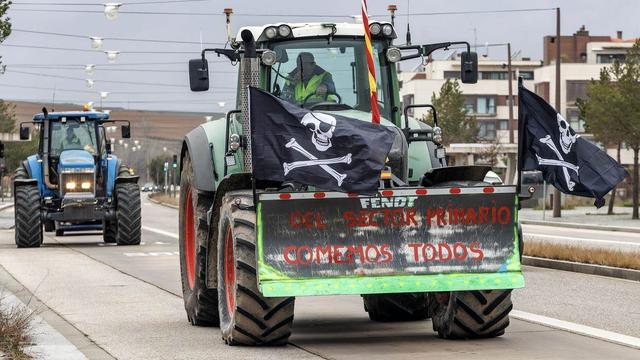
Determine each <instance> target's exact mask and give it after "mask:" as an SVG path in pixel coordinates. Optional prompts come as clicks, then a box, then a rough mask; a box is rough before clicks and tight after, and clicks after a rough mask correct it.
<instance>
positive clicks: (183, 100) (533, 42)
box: [0, 0, 640, 112]
mask: <svg viewBox="0 0 640 360" xmlns="http://www.w3.org/2000/svg"><path fill="white" fill-rule="evenodd" d="M120 1H122V2H124V5H123V6H122V8H121V11H122V12H123V13H121V14H119V16H118V18H117V19H116V20H113V21H110V20H107V19H106V18H105V16H104V14H103V13H102V10H103V6H102V5H101V4H100V1H96V0H14V5H13V7H12V9H11V10H9V16H10V17H11V19H12V23H13V28H14V30H15V31H14V32H13V34H12V35H11V36H10V37H9V38H8V39H7V40H6V41H5V42H4V44H3V45H0V55H1V56H2V62H3V64H5V65H6V66H7V67H6V72H5V74H3V75H0V98H3V99H16V100H33V101H39V102H46V103H51V101H52V100H53V97H54V89H56V90H55V99H56V102H66V101H71V102H76V103H81V102H86V101H94V102H95V103H96V104H99V102H100V100H99V99H100V96H99V95H98V93H99V92H100V91H107V92H109V95H108V96H107V98H106V99H105V102H104V107H105V108H109V107H124V108H127V107H129V108H131V109H134V108H135V109H159V110H190V111H198V112H207V111H219V110H220V109H221V108H220V107H219V105H218V102H226V103H227V104H226V105H225V106H224V109H225V110H228V109H230V108H231V105H230V104H231V103H232V102H233V101H234V97H235V91H234V90H232V89H233V88H234V87H235V75H234V74H233V73H234V72H235V70H236V68H234V67H232V66H231V65H229V64H228V63H227V62H221V63H215V64H211V66H210V67H211V68H212V70H213V73H212V77H213V80H212V89H211V90H210V91H208V92H206V93H191V92H190V91H189V88H188V77H187V72H186V70H187V61H188V59H190V58H194V57H197V56H198V54H199V51H200V44H199V42H200V40H201V37H202V40H203V41H204V42H205V43H211V44H207V46H210V47H215V46H217V45H216V44H213V43H220V42H223V41H224V40H225V24H224V16H223V15H222V9H223V8H225V7H231V8H233V10H234V12H235V13H236V14H235V15H234V16H233V20H232V22H233V28H234V33H235V31H237V29H238V28H239V27H240V26H243V25H258V24H266V23H272V22H280V21H282V22H312V21H323V19H321V18H309V17H301V16H296V15H309V14H315V15H318V14H321V15H327V17H326V19H327V20H330V21H334V22H338V21H351V20H350V19H349V15H353V14H357V13H358V12H359V6H360V2H359V1H357V0H347V1H345V0H339V1H336V0H323V1H300V0H295V1H293V0H286V1H249V0H244V1H219V0H203V1H192V2H183V3H165V4H158V3H155V4H140V3H142V2H148V1H154V0H131V1H129V2H127V0H120ZM156 1H157V0H156ZM94 2H95V3H94ZM53 3H58V4H59V3H73V4H74V5H72V6H54V5H29V4H53ZM136 3H138V4H136ZM368 3H369V13H370V14H374V15H382V16H384V19H388V16H387V15H386V7H387V5H388V4H389V3H395V4H396V5H397V6H398V9H399V10H398V15H399V16H398V18H397V20H396V27H397V28H399V29H400V30H399V33H400V39H399V40H401V41H404V33H405V30H404V29H405V28H406V23H407V19H408V20H409V21H410V23H411V30H412V41H413V43H414V44H424V43H430V42H439V41H456V40H466V41H469V42H471V43H473V42H474V41H475V40H474V39H476V38H477V43H479V44H484V43H487V42H488V43H505V42H511V43H512V48H513V49H514V52H515V51H517V50H521V54H522V55H523V56H530V57H532V58H534V59H538V58H541V56H542V37H543V36H544V35H549V34H553V33H554V32H555V12H554V11H552V10H541V11H531V12H515V13H496V14H425V13H442V12H458V11H478V10H498V9H534V8H535V9H549V8H555V7H558V6H560V8H561V10H562V32H563V34H572V33H574V32H575V31H576V30H577V29H578V28H579V27H580V26H581V25H583V24H584V25H586V26H587V28H588V29H589V30H590V32H591V34H595V35H612V36H613V35H614V34H615V32H616V30H622V31H623V32H624V37H625V38H630V37H638V36H640V22H639V21H638V19H637V15H638V14H640V1H633V0H607V1H603V0H562V1H560V0H537V1H520V0H511V1H507V0H483V1H475V0H448V1H435V0H431V1H417V0H413V1H407V0H400V1H392V0H369V1H368ZM82 4H87V5H82ZM33 10H39V11H33ZM42 10H44V11H42ZM126 12H129V13H126ZM135 12H137V13H135ZM149 12H153V13H165V14H149ZM180 13H183V14H184V13H187V14H189V13H190V14H193V13H197V14H200V15H180ZM407 13H409V16H407ZM207 14H208V15H207ZM218 14H219V15H218ZM411 14H414V15H411ZM421 14H422V15H421ZM54 34H65V35H74V36H62V35H54ZM89 36H100V37H104V38H106V40H105V41H104V47H103V50H117V51H120V52H121V54H120V56H119V57H118V59H117V61H116V62H115V63H114V64H113V65H110V64H108V62H107V58H106V55H105V54H104V53H103V52H102V51H96V50H91V47H90V40H89ZM119 39H143V40H164V41H177V42H145V41H130V40H119ZM182 42H187V43H182ZM189 42H190V43H189ZM47 48H57V49H47ZM484 51H485V50H484V49H478V52H480V53H484ZM504 52H505V51H504V50H502V49H501V48H492V49H490V53H489V56H490V57H492V58H504V57H505V54H503V53H504ZM213 60H214V59H210V61H213ZM84 64H96V70H95V72H94V74H93V75H91V76H89V75H87V74H86V73H85V71H84ZM86 78H91V79H93V80H94V81H95V83H94V87H93V88H92V89H89V88H87V86H86V84H85V80H84V79H86Z"/></svg>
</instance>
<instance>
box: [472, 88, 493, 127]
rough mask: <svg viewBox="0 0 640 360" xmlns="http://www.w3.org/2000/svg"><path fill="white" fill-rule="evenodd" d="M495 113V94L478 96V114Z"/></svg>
mask: <svg viewBox="0 0 640 360" xmlns="http://www.w3.org/2000/svg"><path fill="white" fill-rule="evenodd" d="M495 113H496V98H495V97H493V96H478V98H477V101H476V114H480V115H495ZM494 130H495V128H494Z"/></svg>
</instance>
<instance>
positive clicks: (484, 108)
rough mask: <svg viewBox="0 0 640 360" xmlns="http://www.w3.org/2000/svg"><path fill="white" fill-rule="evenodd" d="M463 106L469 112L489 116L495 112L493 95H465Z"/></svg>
mask: <svg viewBox="0 0 640 360" xmlns="http://www.w3.org/2000/svg"><path fill="white" fill-rule="evenodd" d="M464 108H465V110H466V111H467V113H469V114H474V115H486V116H491V115H495V114H496V97H495V96H476V95H472V96H466V97H465V99H464Z"/></svg>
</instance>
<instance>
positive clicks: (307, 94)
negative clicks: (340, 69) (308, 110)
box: [282, 52, 336, 105]
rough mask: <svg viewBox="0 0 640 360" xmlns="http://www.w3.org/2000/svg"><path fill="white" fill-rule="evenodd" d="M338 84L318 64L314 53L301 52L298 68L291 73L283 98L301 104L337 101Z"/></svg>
mask: <svg viewBox="0 0 640 360" xmlns="http://www.w3.org/2000/svg"><path fill="white" fill-rule="evenodd" d="M335 92H336V86H335V84H334V83H333V78H332V76H331V74H330V73H329V72H327V71H325V70H324V69H323V68H321V67H320V66H318V65H317V64H316V62H315V59H314V57H313V54H312V53H309V52H301V53H300V54H298V58H297V59H296V68H295V69H293V71H291V72H290V73H289V79H288V80H287V81H286V82H285V85H284V89H283V91H282V93H283V98H284V99H285V100H287V101H290V102H295V103H297V104H299V105H303V104H304V103H318V102H322V101H336V99H335V96H331V94H335Z"/></svg>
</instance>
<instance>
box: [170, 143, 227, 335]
mask: <svg viewBox="0 0 640 360" xmlns="http://www.w3.org/2000/svg"><path fill="white" fill-rule="evenodd" d="M193 177H194V173H193V166H192V163H191V158H190V156H189V154H188V153H187V154H186V155H185V157H184V159H183V160H182V175H181V177H180V215H179V218H180V238H179V242H178V243H179V248H180V275H181V279H182V299H183V300H184V309H185V310H186V312H187V318H188V319H189V322H191V324H193V325H197V326H217V325H218V324H219V323H220V319H219V317H218V292H217V291H216V289H210V288H207V278H206V274H207V248H206V244H207V233H208V232H209V229H208V226H207V222H206V219H207V211H209V209H210V208H211V204H212V203H213V198H212V196H211V195H210V194H205V193H201V192H198V190H197V189H196V188H195V187H194V186H193Z"/></svg>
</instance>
